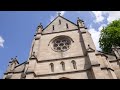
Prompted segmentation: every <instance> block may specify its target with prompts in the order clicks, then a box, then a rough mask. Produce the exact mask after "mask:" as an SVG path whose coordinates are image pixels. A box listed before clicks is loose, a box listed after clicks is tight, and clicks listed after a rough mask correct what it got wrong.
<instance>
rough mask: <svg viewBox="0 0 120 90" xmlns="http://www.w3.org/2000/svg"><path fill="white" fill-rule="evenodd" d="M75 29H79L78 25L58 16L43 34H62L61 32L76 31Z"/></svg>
mask: <svg viewBox="0 0 120 90" xmlns="http://www.w3.org/2000/svg"><path fill="white" fill-rule="evenodd" d="M74 29H78V27H77V25H76V24H74V23H73V22H71V21H69V20H67V19H65V18H63V17H61V16H58V17H57V18H56V19H54V20H53V21H52V22H51V23H50V24H49V25H48V26H47V27H46V28H45V29H44V30H43V32H42V33H43V34H45V33H52V32H61V31H66V30H74Z"/></svg>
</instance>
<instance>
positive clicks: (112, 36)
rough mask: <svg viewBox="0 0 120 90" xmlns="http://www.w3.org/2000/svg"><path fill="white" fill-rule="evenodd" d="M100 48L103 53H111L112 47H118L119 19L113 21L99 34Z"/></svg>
mask: <svg viewBox="0 0 120 90" xmlns="http://www.w3.org/2000/svg"><path fill="white" fill-rule="evenodd" d="M99 44H100V48H101V49H102V51H103V52H107V53H111V51H112V46H120V19H119V20H114V21H113V22H111V23H110V24H108V25H107V26H106V27H104V28H103V29H102V30H101V32H100V38H99Z"/></svg>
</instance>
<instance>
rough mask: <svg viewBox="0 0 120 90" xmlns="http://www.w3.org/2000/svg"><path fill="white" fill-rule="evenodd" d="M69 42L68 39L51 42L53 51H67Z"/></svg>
mask: <svg viewBox="0 0 120 90" xmlns="http://www.w3.org/2000/svg"><path fill="white" fill-rule="evenodd" d="M70 44H71V41H70V39H69V38H68V37H58V38H56V39H55V40H54V41H53V49H54V50H55V51H66V50H68V49H69V47H70Z"/></svg>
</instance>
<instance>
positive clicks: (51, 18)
mask: <svg viewBox="0 0 120 90" xmlns="http://www.w3.org/2000/svg"><path fill="white" fill-rule="evenodd" d="M58 13H61V14H60V15H61V16H63V15H64V14H65V13H66V12H65V11H59V12H56V14H55V15H54V16H51V17H50V21H51V22H52V21H53V20H54V19H55V17H56V16H57V15H58Z"/></svg>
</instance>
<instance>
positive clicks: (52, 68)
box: [50, 63, 54, 72]
mask: <svg viewBox="0 0 120 90" xmlns="http://www.w3.org/2000/svg"><path fill="white" fill-rule="evenodd" d="M50 68H51V72H54V64H53V63H50Z"/></svg>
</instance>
